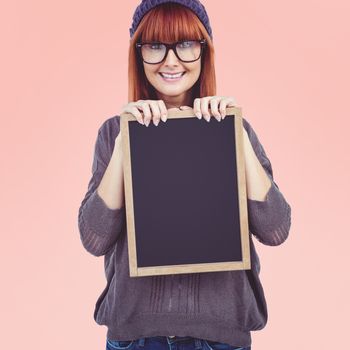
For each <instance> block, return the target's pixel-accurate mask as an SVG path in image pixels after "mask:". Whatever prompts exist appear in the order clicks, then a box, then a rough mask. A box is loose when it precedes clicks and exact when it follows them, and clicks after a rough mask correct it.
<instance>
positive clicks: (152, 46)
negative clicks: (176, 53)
mask: <svg viewBox="0 0 350 350" xmlns="http://www.w3.org/2000/svg"><path fill="white" fill-rule="evenodd" d="M149 48H150V49H152V50H162V49H163V44H159V43H152V44H149Z"/></svg>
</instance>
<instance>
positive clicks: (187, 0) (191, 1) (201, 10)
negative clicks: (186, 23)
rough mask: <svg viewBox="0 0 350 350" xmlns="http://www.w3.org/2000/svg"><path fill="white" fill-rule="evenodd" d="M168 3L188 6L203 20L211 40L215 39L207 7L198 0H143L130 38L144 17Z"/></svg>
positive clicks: (136, 13)
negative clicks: (157, 7)
mask: <svg viewBox="0 0 350 350" xmlns="http://www.w3.org/2000/svg"><path fill="white" fill-rule="evenodd" d="M166 2H175V3H178V4H181V5H183V6H186V7H187V8H189V9H190V10H192V11H193V12H194V13H195V14H196V15H197V16H198V18H199V19H200V20H201V22H202V23H203V25H204V26H205V28H206V30H207V32H208V34H209V36H210V38H211V39H213V34H212V30H211V26H210V22H209V17H208V14H207V11H206V10H205V7H204V6H203V5H202V4H201V3H200V2H199V1H198V0H171V1H169V0H143V1H142V2H141V4H140V5H139V6H137V8H136V10H135V13H134V16H133V22H132V25H131V27H130V29H129V32H130V38H131V37H132V36H133V35H134V33H135V31H136V29H137V27H138V25H139V24H140V22H141V20H142V18H143V16H144V15H145V14H146V13H147V12H148V11H149V10H151V9H152V8H154V7H156V6H157V5H160V4H164V3H166Z"/></svg>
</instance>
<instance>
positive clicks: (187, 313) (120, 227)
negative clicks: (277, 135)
mask: <svg viewBox="0 0 350 350" xmlns="http://www.w3.org/2000/svg"><path fill="white" fill-rule="evenodd" d="M130 37H131V40H130V51H129V103H128V104H126V105H125V106H124V108H123V110H122V111H121V112H129V113H132V114H133V115H134V116H135V118H136V119H137V121H138V122H139V123H140V124H142V125H144V126H145V127H148V126H149V124H150V123H151V122H153V124H154V125H155V126H157V125H158V124H159V122H160V121H162V122H164V123H165V122H166V121H167V113H168V111H169V110H171V109H173V108H182V109H183V108H193V110H194V112H195V113H196V115H197V117H198V119H201V118H202V116H203V117H204V119H205V120H207V121H208V122H209V121H210V119H211V116H213V117H215V118H216V120H217V121H218V122H220V120H221V119H224V117H225V109H226V107H230V106H233V105H234V98H233V97H222V96H216V95H215V93H216V85H215V71H214V48H213V43H212V32H211V27H210V24H209V19H208V16H207V13H206V11H205V8H204V6H203V5H202V4H201V3H200V2H199V1H189V0H187V1H186V0H182V1H180V0H178V1H160V0H159V1H157V0H153V1H152V0H150V1H147V0H144V1H142V3H141V4H140V5H139V6H138V7H137V9H136V11H135V13H134V17H133V23H132V27H131V28H130ZM209 109H210V112H209ZM203 121H204V120H202V121H198V122H203ZM212 122H216V121H215V120H214V121H212ZM243 125H244V156H245V162H246V180H247V195H248V199H247V200H248V213H249V231H250V233H252V234H254V236H255V237H256V238H257V239H258V240H259V241H260V242H261V243H263V244H266V245H271V246H276V245H279V244H281V243H283V242H284V241H285V240H286V238H287V236H288V233H289V228H290V224H291V222H290V215H291V209H290V206H289V204H288V203H287V201H286V200H285V198H284V196H283V195H282V193H281V192H280V190H279V188H278V186H277V184H276V183H275V181H274V180H273V174H272V167H271V163H270V161H269V159H268V158H267V156H266V153H265V151H264V148H263V147H262V145H261V144H260V142H259V140H258V138H257V135H256V133H255V132H254V130H253V129H252V127H251V126H250V124H249V123H248V122H247V120H246V119H245V118H243ZM119 130H120V117H119V116H118V115H117V116H115V117H112V118H109V119H107V120H106V121H104V122H103V124H102V126H101V127H100V129H99V131H98V136H97V140H96V144H95V154H94V160H93V166H92V178H91V180H90V182H89V185H88V191H87V193H86V195H85V197H84V199H83V201H82V203H81V206H80V208H79V229H80V237H81V240H82V243H83V245H84V247H85V248H86V249H87V251H89V252H90V253H91V254H93V255H95V256H102V255H104V259H105V271H106V278H107V286H106V288H105V290H104V291H103V292H102V294H101V295H100V297H99V298H98V300H97V302H96V307H95V312H94V319H95V321H96V322H97V323H98V324H100V325H106V326H107V328H108V331H107V344H106V347H107V349H129V350H131V349H138V348H143V349H145V350H148V349H172V348H174V349H175V348H176V346H177V345H179V346H180V347H181V349H203V350H210V349H241V350H242V349H250V348H251V347H250V345H251V334H250V332H251V331H253V330H260V329H262V328H264V326H265V325H266V322H267V307H266V301H265V297H264V291H263V288H262V285H261V283H260V280H259V276H258V275H259V272H260V263H259V258H258V255H257V254H256V251H255V248H254V244H253V241H252V238H251V235H249V237H250V247H251V252H250V255H251V265H252V268H251V270H238V271H220V272H210V273H190V274H174V275H158V276H147V277H137V278H130V277H129V270H128V266H129V261H128V245H127V239H126V225H125V224H126V218H125V205H124V183H123V167H122V158H123V154H122V148H121V134H120V133H119Z"/></svg>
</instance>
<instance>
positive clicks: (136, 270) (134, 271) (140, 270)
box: [120, 107, 251, 277]
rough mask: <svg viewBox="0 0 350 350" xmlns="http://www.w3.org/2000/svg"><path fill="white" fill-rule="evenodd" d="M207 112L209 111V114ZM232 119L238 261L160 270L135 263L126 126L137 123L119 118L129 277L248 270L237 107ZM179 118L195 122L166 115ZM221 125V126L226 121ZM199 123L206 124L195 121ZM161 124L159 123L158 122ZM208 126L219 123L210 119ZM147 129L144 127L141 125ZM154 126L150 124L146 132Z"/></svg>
mask: <svg viewBox="0 0 350 350" xmlns="http://www.w3.org/2000/svg"><path fill="white" fill-rule="evenodd" d="M209 112H210V110H209ZM233 117H234V123H233V125H234V131H235V133H233V135H234V136H235V147H236V164H237V169H236V170H237V184H236V185H237V190H238V205H239V226H240V237H241V239H240V240H241V252H242V260H241V261H224V262H214V263H213V262H209V263H195V264H177V265H162V266H146V267H140V266H138V262H137V249H136V243H137V242H136V235H135V217H134V199H133V198H134V197H133V180H132V179H133V177H132V176H133V174H132V166H131V164H132V163H131V150H130V135H129V125H130V124H129V123H138V121H137V120H136V118H135V117H134V116H133V115H132V114H130V113H123V114H121V116H120V128H121V133H122V140H123V144H122V150H123V167H124V189H125V206H126V220H127V222H126V223H127V243H128V254H129V268H130V276H131V277H137V276H150V275H166V274H177V273H196V272H213V271H227V270H243V269H250V268H251V263H250V246H249V230H248V211H247V194H246V178H245V160H244V153H243V121H242V111H241V108H239V107H229V108H227V109H226V118H233ZM181 118H196V119H197V117H196V116H195V115H194V113H193V109H189V110H183V111H181V110H175V111H168V121H169V120H171V119H181ZM226 118H225V120H224V121H221V123H223V122H225V121H226ZM198 122H205V123H207V122H206V121H203V119H202V120H198ZM160 123H162V121H160ZM210 123H218V121H217V120H216V119H215V118H214V117H211V121H210ZM140 126H141V127H142V128H145V129H146V126H143V125H140ZM150 127H154V128H159V126H154V125H153V123H152V122H151V123H150V125H149V126H148V128H150Z"/></svg>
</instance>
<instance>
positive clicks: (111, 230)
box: [78, 118, 125, 256]
mask: <svg viewBox="0 0 350 350" xmlns="http://www.w3.org/2000/svg"><path fill="white" fill-rule="evenodd" d="M113 123H114V124H113ZM118 133H119V121H118V122H116V121H115V120H113V118H109V119H108V120H106V121H105V122H104V123H103V124H102V126H101V127H100V129H99V130H98V135H97V139H96V141H95V149H94V156H93V162H92V176H91V178H90V181H89V183H88V188H87V192H86V194H85V196H84V199H83V201H82V202H81V205H80V207H79V214H78V227H79V231H80V239H81V242H82V244H83V246H84V248H85V249H86V250H87V251H88V252H89V253H91V254H92V255H94V256H101V255H105V254H106V253H107V252H108V250H109V249H110V248H112V246H113V245H114V244H115V243H116V242H117V240H118V238H119V236H120V234H121V231H122V226H123V224H124V215H125V205H123V206H122V207H121V208H117V209H110V208H109V207H107V205H106V204H105V202H104V200H103V199H102V197H100V195H99V194H98V192H97V187H98V185H99V184H100V181H101V179H102V177H103V175H104V173H105V170H106V168H107V166H108V164H109V161H110V159H111V157H112V153H113V149H114V140H115V138H116V137H117V135H118Z"/></svg>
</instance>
